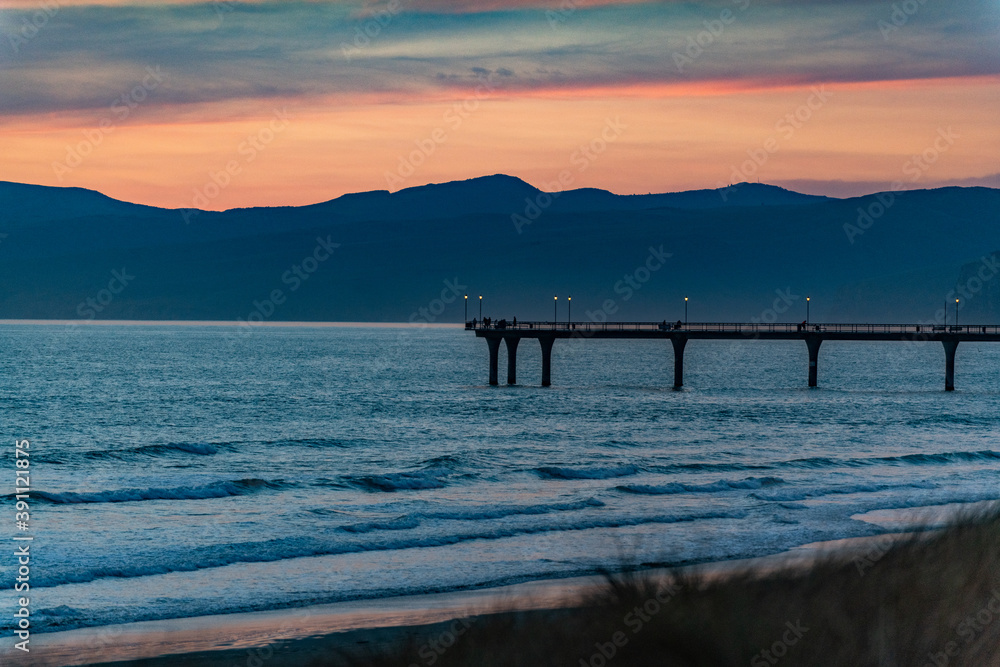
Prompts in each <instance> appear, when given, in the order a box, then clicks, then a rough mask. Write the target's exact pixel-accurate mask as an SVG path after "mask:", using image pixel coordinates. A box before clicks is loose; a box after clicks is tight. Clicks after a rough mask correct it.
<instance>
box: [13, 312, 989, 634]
mask: <svg viewBox="0 0 1000 667" xmlns="http://www.w3.org/2000/svg"><path fill="white" fill-rule="evenodd" d="M501 350H502V351H501V376H505V373H504V372H503V371H504V370H505V360H504V357H503V349H502V348H501ZM540 356H541V355H540V353H539V346H538V345H537V344H535V343H534V342H533V341H528V340H526V341H523V342H522V344H521V346H520V349H519V355H518V357H519V374H518V377H519V379H520V380H521V381H522V382H523V383H524V384H523V385H520V386H515V387H506V386H501V387H490V386H488V384H487V378H488V355H487V347H486V343H485V342H484V341H483V340H481V339H477V338H475V336H474V335H473V334H471V333H470V332H466V331H463V330H461V329H457V328H455V329H452V328H426V329H417V328H403V327H385V326H377V327H376V326H372V327H365V326H356V327H345V326H337V327H330V326H287V327H285V326H282V327H255V328H252V329H238V328H236V327H234V326H231V325H230V326H195V325H141V326H140V325H102V326H79V327H68V326H66V325H57V324H49V325H46V324H4V325H0V378H2V382H0V406H2V415H3V420H2V424H3V432H4V437H6V438H7V443H8V455H7V456H5V457H4V461H5V462H6V463H5V464H4V465H5V466H7V471H6V472H5V473H4V479H5V480H6V482H7V483H6V484H5V485H4V487H5V488H6V491H4V493H3V501H2V503H0V507H2V514H3V518H2V519H0V526H2V528H0V534H2V535H4V536H5V540H6V541H7V543H8V545H10V544H14V543H13V542H11V537H13V536H15V534H17V531H16V529H15V522H14V513H15V507H14V497H13V493H14V492H13V480H14V478H15V463H14V443H15V440H20V439H27V440H29V441H30V443H31V444H30V447H31V449H30V452H31V455H30V462H31V463H30V472H31V493H30V496H31V500H30V529H29V531H28V532H26V533H23V534H27V535H30V536H32V537H34V540H33V541H32V542H31V554H32V558H31V579H30V585H31V600H32V602H31V606H32V614H33V616H32V628H33V630H34V631H35V632H44V631H55V630H62V629H70V628H78V627H86V626H101V625H107V624H114V623H123V622H131V621H140V620H154V619H163V618H176V617H189V616H199V615H210V614H224V613H231V612H240V611H251V610H264V609H277V608H284V607H296V606H305V605H312V604H317V603H325V602H334V601H341V600H353V599H363V598H375V597H384V596H389V595H399V594H407V593H426V592H438V591H455V590H461V589H470V588H479V587H487V586H494V585H500V584H507V583H515V582H521V581H528V580H533V579H541V578H557V577H566V576H572V575H579V574H586V573H593V572H595V571H599V570H601V569H602V568H608V567H611V568H614V567H617V566H620V565H622V564H646V565H653V564H656V565H672V564H684V563H699V562H707V561H717V560H724V559H734V558H745V557H753V556H761V555H765V554H772V553H777V552H780V551H783V550H786V549H789V548H792V547H795V546H798V545H802V544H806V543H811V542H815V541H820V540H830V539H838V538H846V537H857V536H867V535H874V534H879V533H882V532H886V531H887V530H889V529H888V528H886V527H880V526H879V525H876V524H875V523H871V522H866V521H862V520H860V519H859V518H858V515H860V514H862V513H865V512H870V511H873V510H887V509H899V508H910V507H921V506H927V505H936V504H943V503H956V502H960V503H965V502H976V501H982V500H990V499H996V498H1000V443H998V442H997V433H998V430H1000V429H998V427H1000V345H989V344H966V343H963V344H962V345H961V346H960V347H959V351H958V362H957V388H958V390H957V391H955V392H954V393H945V392H944V391H943V386H944V354H943V351H942V346H941V345H940V344H938V343H920V344H906V343H852V342H843V343H837V342H827V343H825V344H824V345H823V349H822V351H821V352H820V361H819V382H820V387H819V388H818V389H812V390H810V389H808V388H807V387H806V386H805V385H806V379H807V370H808V369H807V353H806V346H805V345H804V344H803V343H801V342H787V341H692V342H691V343H690V344H689V345H688V347H687V351H686V358H685V382H686V383H687V386H686V388H685V390H684V391H679V392H675V391H672V390H671V389H670V385H671V384H672V379H673V356H672V351H671V347H670V344H669V343H668V342H666V341H606V340H594V341H578V342H575V343H568V342H566V341H557V342H556V344H555V348H554V350H553V370H552V380H553V386H552V387H549V388H542V387H540V386H538V385H539V383H540V374H541V370H540V366H541V361H540ZM12 551H13V549H9V548H8V549H4V552H12ZM16 568H17V563H16V561H15V558H14V557H12V556H11V555H7V556H4V557H0V588H2V589H3V590H7V591H10V590H11V589H12V587H13V585H14V579H15V577H16V576H17V573H16ZM9 594H10V595H13V593H9ZM0 625H2V626H3V627H4V628H5V629H9V628H11V627H12V626H13V623H12V619H11V618H9V615H8V617H5V618H3V619H0Z"/></svg>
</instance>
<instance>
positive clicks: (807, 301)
mask: <svg viewBox="0 0 1000 667" xmlns="http://www.w3.org/2000/svg"><path fill="white" fill-rule="evenodd" d="M811 300H812V299H811V298H810V297H808V296H807V297H806V324H809V302H810V301H811Z"/></svg>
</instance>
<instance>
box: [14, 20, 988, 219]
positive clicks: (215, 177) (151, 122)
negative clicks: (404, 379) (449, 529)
mask: <svg viewBox="0 0 1000 667" xmlns="http://www.w3.org/2000/svg"><path fill="white" fill-rule="evenodd" d="M998 110H1000V0H899V1H896V2H882V1H878V2H872V1H867V0H838V1H836V2H834V1H828V0H797V1H792V0H717V1H713V2H702V3H690V2H677V1H659V2H623V1H620V0H619V1H612V0H551V1H549V2H546V1H545V0H487V1H485V2H473V1H471V0H456V1H454V2H446V1H445V0H390V1H388V2H385V1H380V2H365V1H358V2H339V1H327V2H322V1H314V2H248V3H242V2H231V1H230V0H216V1H215V2H175V3H158V2H143V3H139V2H129V1H127V0H107V1H105V2H102V3H93V2H83V1H81V0H0V180H7V181H17V182H24V183H37V184H43V185H57V186H78V187H85V188H91V189H95V190H99V191H101V192H103V193H105V194H108V195H110V196H112V197H115V198H118V199H123V200H127V201H133V202H138V203H144V204H150V205H156V206H164V207H169V208H188V207H196V208H203V209H212V210H222V209H228V208H236V207H246V206H277V205H302V204H310V203H315V202H320V201H326V200H329V199H332V198H334V197H337V196H339V195H342V194H345V193H349V192H359V191H369V190H392V191H396V190H399V189H402V188H406V187H411V186H417V185H423V184H427V183H437V182H445V181H452V180H461V179H467V178H473V177H477V176H483V175H489V174H495V173H505V174H510V175H513V176H517V177H520V178H522V179H524V180H526V181H528V182H529V183H531V184H533V185H535V186H538V187H541V188H542V189H545V190H563V189H570V188H576V187H599V188H604V189H607V190H611V191H613V192H616V193H619V194H631V193H647V192H671V191H679V190H690V189H701V188H716V187H724V186H726V185H728V184H730V183H733V182H741V181H750V182H756V181H758V180H759V181H760V182H762V183H772V184H776V185H781V186H783V187H788V188H791V189H795V190H798V191H801V192H808V193H814V194H825V195H830V196H838V197H839V196H855V195H860V194H866V193H870V192H876V191H883V190H890V189H904V188H905V189H909V188H926V187H939V186H945V185H962V186H971V185H985V186H990V187H1000V160H998V157H1000V126H998V122H997V121H998V116H1000V112H998Z"/></svg>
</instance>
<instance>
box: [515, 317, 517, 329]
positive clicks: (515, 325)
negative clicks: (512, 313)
mask: <svg viewBox="0 0 1000 667" xmlns="http://www.w3.org/2000/svg"><path fill="white" fill-rule="evenodd" d="M514 328H517V318H516V317H515V318H514Z"/></svg>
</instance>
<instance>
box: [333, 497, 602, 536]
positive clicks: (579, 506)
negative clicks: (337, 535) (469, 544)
mask: <svg viewBox="0 0 1000 667" xmlns="http://www.w3.org/2000/svg"><path fill="white" fill-rule="evenodd" d="M604 506H605V504H604V503H602V502H601V501H600V500H598V499H596V498H588V499H586V500H579V501H576V502H570V503H550V504H543V505H523V506H520V507H516V506H515V507H495V508H489V509H470V510H447V511H442V512H415V513H413V514H405V515H403V516H401V517H397V518H395V519H388V520H383V521H369V522H365V523H357V524H352V525H347V526H341V527H340V528H339V529H338V530H342V531H345V532H348V533H370V532H374V531H377V530H408V529H411V528H416V527H417V526H419V525H420V520H421V519H429V520H437V521H489V520H491V519H504V518H506V517H511V516H538V515H540V514H551V513H554V512H573V511H576V510H584V509H591V508H594V507H604Z"/></svg>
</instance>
